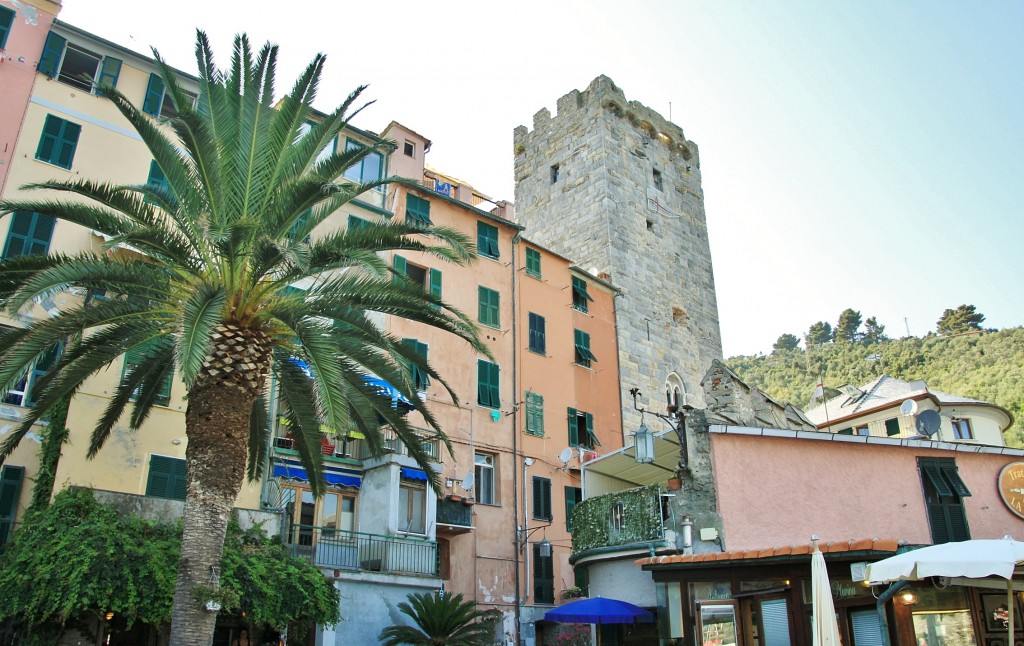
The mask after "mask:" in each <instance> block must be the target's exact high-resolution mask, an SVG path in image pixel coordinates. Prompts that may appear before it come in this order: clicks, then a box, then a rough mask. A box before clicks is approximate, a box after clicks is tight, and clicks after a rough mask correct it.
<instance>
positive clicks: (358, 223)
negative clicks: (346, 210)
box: [348, 215, 370, 231]
mask: <svg viewBox="0 0 1024 646" xmlns="http://www.w3.org/2000/svg"><path fill="white" fill-rule="evenodd" d="M368 226H370V223H369V222H367V221H366V220H364V219H362V218H357V217H356V216H354V215H350V216H348V230H349V231H358V230H360V229H362V228H364V227H368Z"/></svg>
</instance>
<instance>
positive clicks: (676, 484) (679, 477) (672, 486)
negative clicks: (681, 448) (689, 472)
mask: <svg viewBox="0 0 1024 646" xmlns="http://www.w3.org/2000/svg"><path fill="white" fill-rule="evenodd" d="M668 488H669V490H671V491H679V490H680V489H682V488H683V474H681V473H679V472H678V471H676V472H675V475H673V476H672V477H671V478H669V479H668Z"/></svg>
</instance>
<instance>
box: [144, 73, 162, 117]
mask: <svg viewBox="0 0 1024 646" xmlns="http://www.w3.org/2000/svg"><path fill="white" fill-rule="evenodd" d="M163 102H164V80H163V79H162V78H160V77H159V76H158V75H156V74H150V75H149V85H148V86H146V99H145V101H143V102H142V111H143V112H145V113H146V114H148V115H150V116H153V117H158V116H160V106H161V105H162V104H163Z"/></svg>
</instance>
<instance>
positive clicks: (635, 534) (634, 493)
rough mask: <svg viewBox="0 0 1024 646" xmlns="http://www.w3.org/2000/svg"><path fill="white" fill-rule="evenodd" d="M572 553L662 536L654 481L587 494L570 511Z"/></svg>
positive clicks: (657, 487) (658, 538)
mask: <svg viewBox="0 0 1024 646" xmlns="http://www.w3.org/2000/svg"><path fill="white" fill-rule="evenodd" d="M572 526H573V532H572V552H573V554H574V555H576V554H579V553H580V552H584V551H586V550H591V549H594V548H598V547H611V546H617V545H621V546H628V545H635V544H637V543H650V542H651V541H662V540H664V539H665V523H664V517H663V515H662V507H661V488H660V487H659V486H658V485H653V486H648V487H639V488H637V489H628V490H626V491H617V492H615V493H610V494H605V495H603V496H596V497H594V498H587V499H586V500H584V501H582V502H580V503H579V504H578V505H576V510H575V512H574V513H573V515H572Z"/></svg>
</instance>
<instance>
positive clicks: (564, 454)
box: [558, 446, 572, 464]
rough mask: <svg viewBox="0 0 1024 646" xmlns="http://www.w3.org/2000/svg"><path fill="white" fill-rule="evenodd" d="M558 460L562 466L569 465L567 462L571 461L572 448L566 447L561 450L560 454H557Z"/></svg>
mask: <svg viewBox="0 0 1024 646" xmlns="http://www.w3.org/2000/svg"><path fill="white" fill-rule="evenodd" d="M558 459H559V460H560V461H561V462H562V464H569V460H571V459H572V447H570V446H567V447H565V448H564V449H562V451H561V453H559V454H558Z"/></svg>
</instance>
